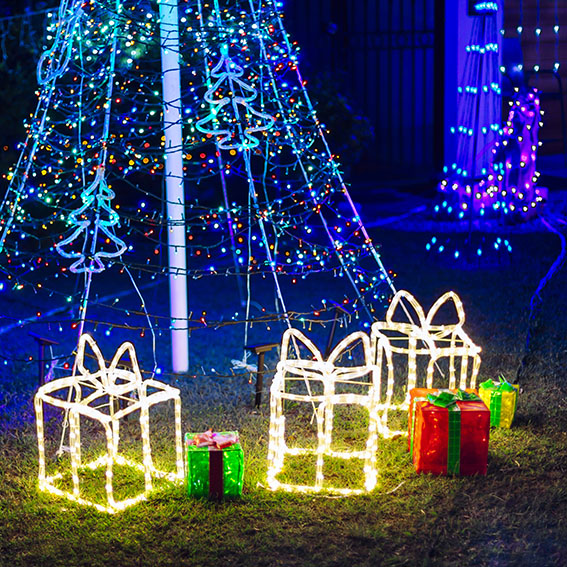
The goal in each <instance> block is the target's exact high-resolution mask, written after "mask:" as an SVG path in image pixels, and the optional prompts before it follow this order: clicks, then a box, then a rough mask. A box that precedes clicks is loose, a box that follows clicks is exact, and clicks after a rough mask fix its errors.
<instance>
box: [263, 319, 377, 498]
mask: <svg viewBox="0 0 567 567" xmlns="http://www.w3.org/2000/svg"><path fill="white" fill-rule="evenodd" d="M290 340H291V341H292V342H294V343H297V344H301V345H303V346H305V347H306V348H307V350H308V352H309V354H310V355H311V357H310V358H309V359H290V358H288V354H289V350H290ZM358 342H360V344H361V345H362V349H363V355H364V361H363V364H362V365H361V366H340V365H339V364H337V360H338V359H339V358H340V357H341V356H342V355H343V354H345V352H346V351H349V350H350V349H351V348H353V346H354V345H355V344H356V343H358ZM295 352H298V349H297V347H296V348H295ZM372 359H373V352H372V347H371V344H370V339H369V337H368V335H367V334H365V333H363V332H362V331H356V332H355V333H352V334H350V335H349V336H347V337H346V338H345V339H343V340H342V341H341V342H340V343H339V344H338V345H337V346H336V347H335V349H334V350H333V351H332V352H331V354H330V356H329V358H328V359H327V360H323V357H322V355H321V353H320V352H319V350H318V349H317V347H315V345H314V344H313V343H312V342H311V341H310V340H309V339H308V338H307V337H306V336H305V335H304V334H303V333H301V331H299V330H297V329H288V330H286V331H285V332H284V334H283V339H282V350H281V360H280V362H279V363H278V366H277V371H276V375H275V377H274V380H273V382H272V387H271V393H270V437H269V449H268V486H269V487H270V489H272V490H276V489H282V490H286V491H288V492H319V491H321V490H326V491H329V492H332V493H336V494H341V495H349V494H360V493H362V492H367V491H370V490H373V489H374V487H375V486H376V481H377V476H378V469H377V466H376V452H377V449H378V429H379V418H378V411H379V404H378V395H379V392H380V387H379V384H378V385H376V384H375V383H374V378H375V377H376V376H378V377H379V373H376V372H374V371H373V370H374V366H373V363H372ZM298 381H300V382H305V383H306V384H307V385H309V384H311V385H312V388H309V387H308V388H307V394H298V393H293V392H292V391H290V390H291V389H293V388H292V386H293V383H295V382H298ZM340 385H343V386H345V385H349V386H355V387H356V388H357V390H356V393H337V391H336V389H337V386H340ZM316 386H318V388H317V387H316ZM312 390H313V391H316V392H317V393H315V394H312V393H311V392H312ZM285 400H291V401H293V402H296V403H298V402H299V403H300V402H305V403H308V404H312V405H314V407H315V419H316V422H317V447H316V448H305V447H297V446H290V445H289V444H288V443H291V442H292V441H291V440H288V441H287V442H286V437H285V427H286V418H285V415H284V403H285ZM339 404H349V405H359V406H363V407H365V408H366V409H367V410H368V431H367V434H368V436H367V440H366V444H365V448H364V449H362V450H358V451H356V450H352V451H335V450H333V448H332V442H333V419H334V409H335V406H337V405H339ZM286 455H315V456H316V458H317V465H316V472H315V478H314V479H313V483H312V484H307V485H306V484H293V483H291V482H289V483H288V482H280V480H278V478H277V476H278V475H279V474H280V473H281V472H282V470H283V468H284V464H285V457H286ZM325 457H331V458H340V459H345V460H346V459H361V460H362V461H363V463H364V465H363V471H364V488H360V489H355V488H337V487H333V486H330V485H329V486H326V485H324V481H325V477H324V473H323V466H324V462H325Z"/></svg>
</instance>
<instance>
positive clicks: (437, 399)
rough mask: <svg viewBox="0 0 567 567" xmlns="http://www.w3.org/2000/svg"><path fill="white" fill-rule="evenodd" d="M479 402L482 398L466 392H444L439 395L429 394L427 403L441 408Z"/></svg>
mask: <svg viewBox="0 0 567 567" xmlns="http://www.w3.org/2000/svg"><path fill="white" fill-rule="evenodd" d="M478 400H480V398H479V397H478V396H477V395H476V394H473V393H472V392H465V391H464V390H457V391H456V392H454V393H453V392H447V391H443V392H440V393H439V394H427V401H428V402H429V403H430V404H433V405H434V406H439V407H440V408H448V407H450V406H454V405H455V404H456V403H457V402H470V401H475V402H477V401H478Z"/></svg>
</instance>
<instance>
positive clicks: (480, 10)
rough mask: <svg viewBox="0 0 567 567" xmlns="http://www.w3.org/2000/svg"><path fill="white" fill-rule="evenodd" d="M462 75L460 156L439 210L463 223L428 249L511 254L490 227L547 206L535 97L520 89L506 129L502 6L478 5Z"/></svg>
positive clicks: (457, 131)
mask: <svg viewBox="0 0 567 567" xmlns="http://www.w3.org/2000/svg"><path fill="white" fill-rule="evenodd" d="M475 8H476V10H477V11H476V14H477V15H476V16H475V18H474V21H473V25H472V32H471V40H470V42H469V44H468V45H467V47H466V54H465V63H464V66H463V69H464V74H463V77H461V80H460V83H459V87H458V116H457V121H458V123H457V125H455V126H454V127H452V128H451V133H452V135H453V136H455V138H456V144H455V148H456V156H455V159H454V161H453V162H452V163H451V165H449V166H446V167H445V168H444V173H445V174H446V175H447V177H446V178H445V179H444V180H443V181H442V182H441V184H440V186H439V193H440V195H439V202H438V204H437V205H436V206H435V214H436V217H437V218H438V219H440V220H456V221H464V222H463V230H464V232H463V233H462V234H461V236H460V237H459V236H453V237H452V240H451V241H449V240H447V239H446V238H444V237H442V236H440V235H436V236H434V237H433V238H432V239H431V241H430V242H429V243H428V245H427V246H428V249H430V250H433V251H436V252H445V253H447V252H448V253H450V254H451V255H452V256H453V257H454V258H460V257H461V255H462V253H463V252H465V253H466V256H467V257H468V259H471V258H473V257H475V258H476V257H480V256H483V255H485V254H486V253H488V254H494V253H496V254H497V256H500V254H501V253H503V252H504V253H506V254H507V253H508V252H511V251H512V246H511V244H510V242H509V241H508V240H507V239H504V238H502V237H501V236H499V235H498V234H496V233H494V231H493V230H492V228H491V229H490V230H488V232H487V231H486V230H485V229H486V227H487V226H488V225H489V224H490V223H492V225H493V224H494V222H495V221H496V222H497V223H500V224H504V223H510V222H518V221H520V222H522V221H524V220H526V219H529V218H531V217H532V216H533V215H534V214H536V213H537V212H538V211H539V207H538V205H539V204H540V203H541V202H542V201H543V197H542V193H541V191H540V190H539V189H538V188H537V187H536V184H537V181H538V177H539V173H538V172H537V171H536V154H537V148H538V146H539V142H538V129H539V125H540V120H541V117H540V108H539V98H538V96H537V92H536V91H533V90H532V89H527V88H525V87H522V88H516V89H515V92H514V96H513V98H512V100H511V101H510V112H509V115H508V118H507V120H506V123H505V124H504V125H502V124H501V119H500V114H501V88H500V83H501V80H502V79H501V76H500V68H499V45H500V43H501V41H500V33H499V29H498V22H497V13H498V10H499V7H498V3H497V2H477V3H476V4H475Z"/></svg>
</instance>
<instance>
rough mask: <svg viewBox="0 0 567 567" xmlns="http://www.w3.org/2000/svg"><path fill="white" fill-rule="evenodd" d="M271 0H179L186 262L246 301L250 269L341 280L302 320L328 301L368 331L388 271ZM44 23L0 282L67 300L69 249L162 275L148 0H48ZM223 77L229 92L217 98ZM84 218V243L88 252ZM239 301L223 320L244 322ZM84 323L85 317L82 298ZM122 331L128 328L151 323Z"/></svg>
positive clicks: (79, 288) (85, 261)
mask: <svg viewBox="0 0 567 567" xmlns="http://www.w3.org/2000/svg"><path fill="white" fill-rule="evenodd" d="M280 9H281V3H280V2H275V1H274V0H262V1H255V2H252V1H247V0H225V1H223V2H222V3H219V2H213V1H210V2H204V1H201V2H193V1H189V0H184V1H181V2H180V3H179V11H180V54H179V55H180V62H181V83H182V100H181V103H182V109H183V110H182V112H183V129H184V142H183V155H184V176H185V182H186V187H187V193H188V195H189V197H190V198H189V201H190V204H189V205H188V206H187V207H186V215H185V224H186V233H187V257H188V266H189V268H188V274H189V275H190V276H192V277H199V278H200V277H202V276H204V275H207V276H217V277H218V276H227V277H232V278H234V277H235V278H242V277H243V274H245V276H246V278H247V279H248V284H247V286H246V287H247V290H248V298H249V299H250V297H252V298H254V293H255V292H254V281H255V279H256V278H257V277H261V278H263V277H265V276H266V275H267V274H272V276H274V277H275V278H276V279H279V278H281V277H286V278H288V279H289V280H290V281H292V282H297V281H299V280H300V279H301V278H304V277H306V276H309V275H313V274H319V275H321V276H323V275H325V274H329V275H336V276H342V278H343V280H341V279H337V280H336V281H337V284H340V282H341V281H346V282H349V286H348V287H350V292H346V291H345V289H344V288H343V286H340V285H337V292H335V291H334V289H333V288H331V289H328V290H324V289H323V287H320V290H321V292H320V293H319V297H317V298H314V301H313V304H314V309H313V311H312V312H311V313H310V314H307V313H304V314H303V316H304V317H306V318H307V319H309V320H317V318H318V317H317V316H316V315H314V313H319V312H320V311H321V309H324V307H325V305H326V303H327V301H330V300H332V299H336V300H337V301H341V302H349V303H350V304H351V308H352V311H353V312H356V311H359V310H363V311H365V312H367V313H369V314H370V317H368V318H367V324H368V325H369V324H370V323H371V318H372V314H373V312H374V310H375V308H376V307H381V306H382V305H383V304H384V302H385V300H386V298H387V297H388V295H389V294H390V289H391V288H393V284H392V274H391V273H390V272H388V271H387V270H386V269H385V268H384V266H383V265H382V262H381V259H380V256H379V254H378V251H377V248H376V247H375V245H374V244H373V243H372V241H371V239H370V237H369V235H368V233H367V232H366V230H365V228H364V226H363V224H362V222H361V219H360V216H359V214H358V212H357V211H356V209H355V208H354V205H353V202H352V199H351V198H350V195H349V193H348V189H347V186H346V184H345V182H344V180H343V178H342V175H341V172H340V169H339V165H338V163H337V161H336V159H335V156H333V154H332V153H331V151H330V149H329V147H328V145H327V142H326V140H325V127H324V125H323V124H322V123H321V122H320V120H319V118H318V117H317V114H316V112H315V108H314V106H313V104H312V102H311V100H310V99H309V96H308V94H307V88H306V81H305V80H304V79H303V77H302V76H301V74H300V73H299V69H298V58H299V55H298V47H297V45H296V44H295V43H292V41H291V40H290V39H289V37H288V35H287V32H286V30H285V28H284V26H283V21H282V17H281V16H282V14H281V12H280ZM50 22H51V23H50V24H49V27H48V33H50V35H51V37H52V41H54V44H53V46H52V47H51V48H50V49H49V50H48V51H46V55H45V56H44V57H43V58H42V62H41V66H40V71H39V74H40V77H41V79H42V84H41V85H40V89H39V91H38V92H39V99H38V106H37V109H36V112H35V113H34V115H33V116H32V117H31V118H30V119H29V120H28V121H27V128H28V138H27V141H26V143H25V144H24V146H23V148H22V154H21V157H20V160H19V162H18V164H17V165H16V166H15V167H14V168H13V170H12V171H11V172H9V174H8V175H7V176H6V178H7V181H8V182H9V186H8V190H7V192H6V194H5V198H4V201H3V203H2V206H1V208H0V230H1V233H0V247H1V248H2V250H3V259H2V275H3V280H4V281H3V282H0V283H3V284H4V287H5V288H8V287H9V288H10V289H11V290H13V291H19V292H20V293H26V290H27V291H28V292H29V291H32V290H33V291H32V293H34V294H37V293H41V294H45V295H47V296H48V297H52V298H59V299H57V301H60V302H61V303H65V304H70V305H81V303H84V302H85V299H84V297H85V294H84V284H78V285H75V284H74V283H72V282H75V280H74V279H73V280H72V282H71V280H70V279H69V277H68V276H69V272H70V271H71V269H70V265H69V263H68V260H69V259H72V260H74V263H73V266H74V269H75V270H76V269H77V268H81V266H83V267H86V266H91V267H92V269H91V272H97V271H100V270H101V268H102V265H101V262H103V259H106V260H111V261H110V262H105V263H104V264H105V265H106V268H107V269H106V270H105V272H104V273H105V274H108V276H107V277H110V278H114V277H116V278H117V279H116V281H117V282H118V281H119V278H120V277H121V274H123V273H126V274H128V273H130V274H134V275H138V276H140V277H141V278H150V279H155V278H157V277H158V276H162V275H167V274H168V267H167V266H166V265H164V264H165V263H164V261H163V258H164V257H166V256H167V255H166V254H165V252H166V250H167V241H166V238H165V235H166V233H167V230H168V222H167V217H166V216H165V213H164V211H165V205H166V198H165V196H164V195H163V193H162V186H161V179H162V175H163V170H164V167H163V151H164V146H163V140H162V135H163V131H162V126H161V112H162V107H161V70H160V64H159V63H160V61H159V58H160V54H159V47H160V46H159V22H158V17H157V9H156V6H154V5H153V4H151V3H140V2H135V1H133V0H128V1H123V2H115V1H110V0H103V1H97V2H94V1H87V2H73V1H71V0H68V1H64V2H62V4H61V7H60V10H59V12H58V13H57V14H55V13H54V14H52V16H51V20H50ZM113 30H117V33H116V37H115V38H114V39H113ZM113 42H114V43H113ZM232 65H234V67H232ZM216 75H218V76H216ZM229 79H230V80H229ZM231 83H232V87H234V88H237V87H238V88H239V89H241V91H243V93H244V94H242V93H241V94H238V95H232V94H230V92H229V88H227V87H230V86H231ZM110 87H112V88H110ZM238 96H240V97H241V99H242V100H240V99H238V98H237V97H238ZM224 100H226V101H227V102H223V101H224ZM229 102H230V104H229ZM235 106H236V109H239V110H241V111H242V112H241V113H240V114H239V115H236V114H234V111H235ZM229 110H230V111H231V112H232V113H233V116H232V118H231V116H230V113H229V112H228V111H229ZM213 111H214V112H213ZM242 120H246V121H248V125H246V126H243V122H242ZM221 121H222V123H223V125H222V126H219V124H220V123H221ZM239 121H240V122H239ZM239 128H240V129H242V132H240V133H239V130H238V129H239ZM223 129H224V130H227V131H228V134H227V132H222V130H223ZM227 136H230V138H228V137H227ZM229 139H230V140H233V141H234V140H239V141H238V142H236V143H235V144H234V145H233V144H232V143H231V142H229V141H228V140H229ZM243 140H244V141H245V143H244V144H243ZM78 199H80V200H81V201H80V202H81V203H82V205H81V206H79V207H77V202H79V201H78ZM97 207H98V209H97ZM97 215H98V216H97ZM85 217H86V218H85ZM87 219H90V222H91V223H94V224H90V225H88V226H87V224H85V223H86V222H87ZM97 219H98V220H97ZM95 225H96V227H98V230H99V235H100V238H98V242H97V244H96V248H93V247H92V246H93V245H94V242H95V241H97V238H93V236H96V235H95V234H91V232H90V231H91V230H92V229H93V228H94V227H95ZM79 241H80V242H81V243H82V244H81V245H80V246H78V247H77V246H76V247H75V248H72V247H71V249H70V248H69V246H70V245H71V244H72V243H76V244H78V243H79ZM56 250H59V251H63V252H64V254H65V253H67V254H70V255H71V256H72V258H68V257H63V258H60V257H58V255H57V254H54V252H55V251H56ZM69 250H71V251H70V252H69ZM65 251H66V252H65ZM77 254H78V255H77ZM109 254H111V256H109ZM77 262H78V263H77ZM97 277H101V278H102V277H105V276H104V275H101V276H97ZM129 279H130V278H128V280H127V282H126V284H125V286H124V287H127V286H129V285H130V284H129ZM339 290H340V291H339ZM335 293H337V296H335ZM282 295H283V292H282ZM52 301H53V300H52ZM142 305H143V307H144V309H140V312H144V310H146V309H147V311H148V315H149V317H150V320H151V321H152V322H153V323H155V329H156V330H157V331H158V332H161V331H162V330H167V328H168V324H167V319H161V318H160V317H161V314H157V313H152V308H151V305H146V304H145V302H142ZM106 307H107V308H108V309H110V308H112V310H113V312H114V315H115V316H116V322H115V325H116V326H121V325H124V326H128V325H127V324H126V323H125V320H126V319H125V318H126V316H127V315H126V312H125V311H123V312H122V316H120V309H119V308H118V306H117V302H116V301H113V300H109V301H108V302H107V303H106ZM207 308H208V306H207V299H206V298H203V308H202V309H201V308H198V309H194V312H195V314H196V315H195V316H194V315H193V313H191V314H190V317H189V320H188V321H187V327H193V328H194V327H195V325H194V323H193V322H195V323H196V324H197V326H199V325H198V324H199V323H200V326H201V327H204V326H205V324H204V323H203V320H204V319H205V316H199V314H200V313H201V312H204V311H207ZM237 311H239V308H238V307H237V308H236V309H234V313H233V314H229V315H228V317H226V321H228V320H230V321H231V322H236V321H242V320H243V317H242V314H240V315H238V314H237ZM270 311H272V310H271V309H268V310H267V311H266V312H265V313H266V315H267V316H270V317H271V318H272V320H286V319H292V318H293V317H294V316H293V315H292V312H291V310H288V309H287V307H286V308H282V306H281V302H280V309H279V310H277V311H276V312H274V313H272V315H269V313H270ZM278 311H279V312H278ZM295 311H298V310H297V309H296V310H295ZM286 313H289V315H288V316H286V315H285V314H286ZM59 318H60V317H57V319H59ZM250 318H251V316H250V315H249V314H248V316H246V319H247V320H248V319H250ZM40 319H42V320H44V321H45V319H43V318H40ZM55 319H56V318H55V317H53V318H52V319H51V321H53V322H54V321H55ZM83 320H84V321H85V323H86V324H90V321H93V320H92V319H88V318H86V316H85V313H84V309H83ZM95 320H96V319H95ZM68 322H69V323H70V324H71V325H74V324H76V323H77V320H76V318H75V317H72V318H71V319H69V320H68ZM107 323H108V321H104V322H101V324H103V326H105V327H106V326H107ZM133 327H135V328H137V329H138V331H139V332H140V333H141V334H142V333H143V332H145V331H146V330H147V329H149V328H150V325H143V324H141V325H135V326H133Z"/></svg>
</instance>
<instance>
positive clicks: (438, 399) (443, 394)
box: [410, 390, 481, 475]
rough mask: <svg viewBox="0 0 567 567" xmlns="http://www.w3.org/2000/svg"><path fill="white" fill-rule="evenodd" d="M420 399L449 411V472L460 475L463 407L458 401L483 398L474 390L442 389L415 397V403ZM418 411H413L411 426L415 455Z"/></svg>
mask: <svg viewBox="0 0 567 567" xmlns="http://www.w3.org/2000/svg"><path fill="white" fill-rule="evenodd" d="M418 401H426V402H429V403H430V404H432V405H434V406H437V407H440V408H445V409H446V410H447V412H448V428H449V430H448V445H447V474H455V475H458V474H459V472H460V463H461V408H460V407H459V406H458V405H457V402H471V401H475V402H477V401H481V399H480V398H479V397H478V396H477V395H476V394H474V393H472V392H465V391H464V390H457V391H456V392H450V391H447V390H444V391H440V392H439V393H438V394H433V393H432V394H428V395H427V397H426V398H422V399H421V400H420V399H419V398H416V399H414V403H416V402H418ZM416 414H417V411H416V410H415V409H414V411H413V424H412V427H411V439H410V452H411V454H412V455H413V442H414V430H415V419H416Z"/></svg>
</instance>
